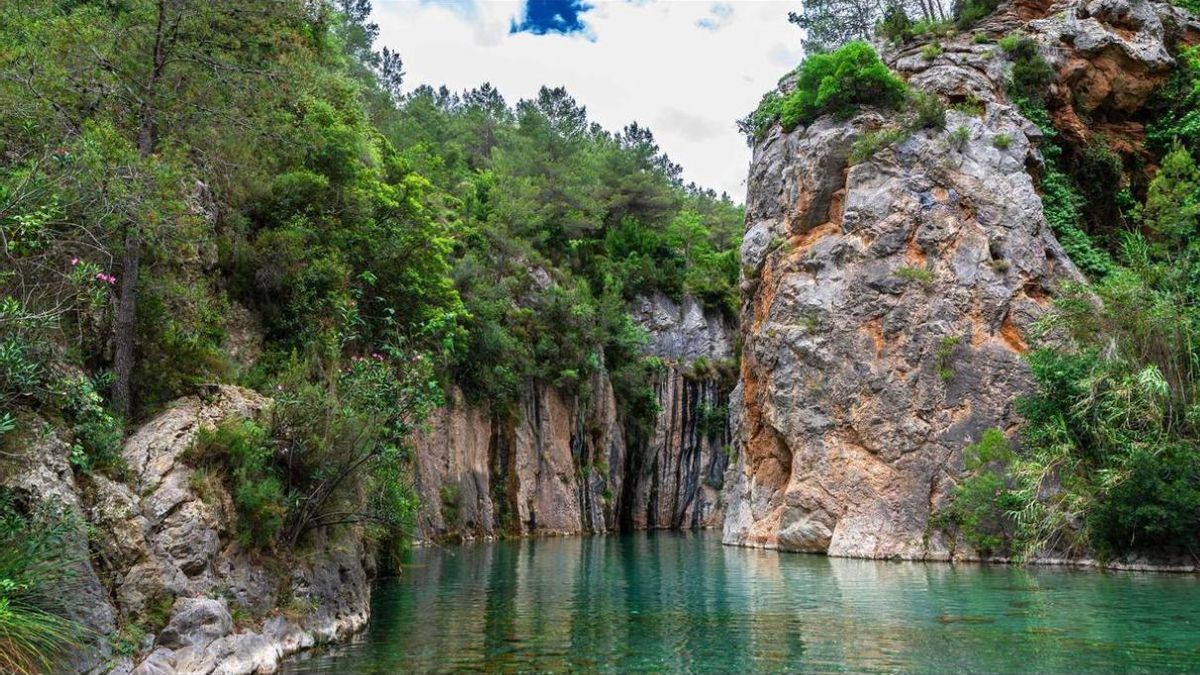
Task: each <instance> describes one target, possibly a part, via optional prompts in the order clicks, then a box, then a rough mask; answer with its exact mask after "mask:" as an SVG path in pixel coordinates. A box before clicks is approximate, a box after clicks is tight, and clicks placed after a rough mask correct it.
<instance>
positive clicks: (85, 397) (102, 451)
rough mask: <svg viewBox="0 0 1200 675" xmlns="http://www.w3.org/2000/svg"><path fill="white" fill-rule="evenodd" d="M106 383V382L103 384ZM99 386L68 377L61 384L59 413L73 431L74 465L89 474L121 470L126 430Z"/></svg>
mask: <svg viewBox="0 0 1200 675" xmlns="http://www.w3.org/2000/svg"><path fill="white" fill-rule="evenodd" d="M101 383H103V380H101ZM98 388H100V387H97V383H96V382H95V381H93V380H89V379H87V378H84V377H66V378H63V379H62V380H60V381H59V384H58V387H57V389H58V391H57V392H56V393H57V394H58V399H59V409H60V410H62V411H63V413H64V415H65V417H66V420H67V423H68V425H69V426H70V428H71V432H72V435H73V436H74V442H73V443H72V444H71V455H70V457H69V459H70V462H71V465H72V466H74V467H75V468H76V469H77V470H79V471H82V472H84V473H88V472H90V471H92V470H93V469H117V468H119V467H120V464H121V460H120V449H121V448H120V446H121V441H122V439H123V437H124V430H123V428H122V425H121V422H120V420H118V419H116V418H114V417H113V416H112V415H111V414H110V413H109V412H108V410H107V409H106V408H105V407H104V399H103V398H101V396H100V394H99V392H97V389H98Z"/></svg>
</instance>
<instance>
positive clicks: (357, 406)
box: [0, 0, 742, 663]
mask: <svg viewBox="0 0 1200 675" xmlns="http://www.w3.org/2000/svg"><path fill="white" fill-rule="evenodd" d="M369 10H370V6H369V3H367V2H364V1H362V0H340V1H339V2H336V3H327V2H313V3H303V2H282V3H281V2H275V1H273V0H261V1H260V0H250V1H249V2H245V1H243V0H239V1H237V2H232V1H224V0H222V1H218V2H206V3H175V2H170V1H168V0H133V1H131V2H122V3H61V2H52V1H49V0H46V1H35V2H28V3H19V4H18V5H14V4H12V3H9V4H7V5H5V6H4V7H3V8H2V9H0V110H3V111H4V113H5V114H4V115H3V116H0V256H2V257H3V259H4V264H3V265H0V444H2V445H3V448H4V451H5V452H6V453H8V454H12V453H17V454H19V451H20V449H21V448H22V447H25V446H26V440H27V438H28V434H29V433H31V430H30V428H29V426H28V425H27V421H28V420H29V419H32V418H33V416H34V415H36V416H41V417H42V418H45V419H49V420H52V421H54V422H55V423H57V424H58V426H59V427H60V428H61V430H62V431H63V432H64V433H65V434H66V435H67V436H68V438H69V439H70V441H71V443H70V447H71V456H70V458H69V459H70V462H71V465H72V466H73V467H74V469H75V470H76V471H77V472H78V473H79V474H80V475H87V474H89V473H92V472H104V473H107V474H110V475H112V476H114V477H117V478H120V477H121V476H122V473H123V471H124V469H123V466H122V462H121V460H120V452H119V449H120V445H121V442H122V435H123V431H124V429H126V428H128V426H129V425H131V424H134V423H136V422H138V421H139V420H141V419H143V418H145V417H146V416H148V415H150V414H152V413H154V412H156V411H157V410H159V409H161V408H162V406H164V405H166V404H167V403H168V402H170V401H171V400H172V399H175V398H177V397H179V396H182V395H187V394H191V393H195V392H197V391H198V390H202V389H203V387H204V386H206V385H210V384H212V383H219V382H235V383H240V384H243V385H246V386H251V387H253V388H256V389H258V390H260V391H262V392H264V393H267V394H269V395H270V396H271V397H272V398H273V399H274V400H275V405H274V407H273V409H272V411H271V413H270V414H269V415H268V416H267V418H266V419H263V420H260V421H259V422H258V423H245V424H242V425H238V426H235V427H229V428H225V427H222V428H220V429H217V430H215V431H213V432H211V433H209V434H206V435H204V436H203V437H202V439H201V441H200V443H199V444H198V446H197V448H196V449H195V452H193V453H191V455H190V456H189V458H188V461H189V462H191V463H192V464H193V465H194V466H195V467H196V468H197V472H196V473H197V475H198V478H197V479H196V480H197V482H198V484H200V483H203V481H205V480H220V481H224V482H225V483H226V484H227V485H228V486H229V487H230V492H231V494H232V495H233V496H234V499H235V502H236V508H237V511H238V513H239V515H240V516H241V526H240V528H239V532H238V534H239V538H240V539H241V540H242V543H243V544H244V545H245V546H254V547H261V548H267V549H269V548H272V547H279V546H296V545H302V543H303V540H304V535H305V534H306V533H307V532H309V531H311V530H313V529H316V528H326V527H332V526H341V525H346V524H353V523H360V524H367V525H369V527H370V529H371V531H372V532H374V533H375V534H376V535H377V537H379V538H380V539H384V540H390V539H393V538H395V537H397V536H403V532H404V531H405V530H406V529H407V528H408V523H409V522H410V520H411V518H412V515H413V512H414V509H415V497H414V495H413V493H412V490H411V477H410V475H409V466H408V463H409V457H408V453H407V450H406V443H407V440H408V436H409V435H410V432H411V431H412V429H413V428H414V426H415V425H417V424H419V423H420V420H421V419H422V417H423V416H424V413H425V411H427V410H428V409H429V408H430V406H432V405H435V404H437V403H439V402H440V401H441V396H442V392H443V390H444V389H445V387H448V386H451V385H458V386H461V387H462V388H463V389H464V391H465V392H466V394H467V395H468V397H469V398H471V399H473V400H478V401H485V402H487V403H489V404H490V405H491V406H492V409H493V411H494V412H495V413H496V414H498V415H503V414H506V413H507V412H509V411H511V410H512V409H513V408H514V407H515V405H516V403H517V402H518V401H519V398H520V396H521V394H522V391H523V387H524V386H525V385H526V383H527V382H528V381H530V380H534V379H536V380H542V381H546V382H550V383H552V384H553V385H554V386H556V387H558V388H559V389H560V390H562V391H563V392H564V393H567V394H572V395H576V396H578V397H580V398H581V399H582V400H584V401H586V399H587V397H588V395H589V392H590V381H591V378H592V376H593V375H594V374H597V373H608V374H610V375H611V376H612V380H613V382H614V385H615V386H616V388H617V397H618V401H619V405H621V406H622V409H623V410H625V411H626V413H627V415H628V416H629V417H630V418H631V421H632V422H636V418H637V417H639V416H646V415H653V414H654V409H653V407H654V406H653V391H652V389H650V388H649V386H650V382H649V379H648V377H647V375H648V374H649V372H650V371H651V370H652V369H653V368H654V367H655V364H654V363H653V362H647V361H645V360H644V359H643V358H642V356H641V354H640V349H639V348H640V345H641V343H642V341H643V339H644V338H643V336H642V335H641V334H640V333H639V331H638V330H637V329H636V328H635V326H634V325H633V323H632V321H631V319H630V316H629V313H628V311H627V309H626V303H627V301H628V300H630V299H631V298H633V297H635V296H638V295H642V294H648V293H652V292H656V291H658V292H663V293H665V294H667V295H669V296H674V297H680V296H682V295H683V294H685V293H687V294H692V295H694V296H696V297H698V298H700V299H701V300H702V302H703V303H704V304H705V305H707V306H708V307H709V308H711V309H714V310H718V311H725V312H727V313H733V312H734V311H735V308H736V277H737V273H738V264H737V258H736V256H737V248H738V238H739V236H740V229H741V220H742V214H741V209H740V208H739V207H737V206H736V205H735V204H733V202H732V201H731V200H730V199H729V197H728V196H726V195H720V196H718V195H716V194H715V193H713V192H711V191H707V190H703V189H700V188H698V187H696V186H694V185H687V186H685V185H683V184H682V182H681V180H680V169H679V167H678V166H677V165H675V164H673V163H672V162H671V161H670V160H669V159H668V158H667V157H666V155H664V154H663V153H662V151H661V150H660V149H659V148H658V146H657V145H656V143H655V142H654V137H653V135H652V134H651V133H650V131H649V130H647V129H646V128H644V127H642V126H639V125H637V124H631V125H629V126H627V127H626V128H625V129H623V130H621V131H620V132H616V133H613V132H609V131H606V130H604V129H602V128H601V127H600V126H599V125H597V124H595V123H593V122H591V121H589V119H588V117H587V111H586V109H585V108H584V107H582V106H580V105H578V104H577V103H576V102H575V101H574V100H573V99H572V98H571V97H570V95H569V94H568V93H567V92H566V91H564V90H562V89H542V90H541V91H540V92H539V94H538V95H537V96H536V97H535V98H533V99H530V100H522V101H519V102H517V103H516V105H515V106H510V105H509V104H508V103H506V102H505V100H504V99H503V98H502V97H501V95H500V93H499V92H497V91H496V90H495V89H494V88H492V87H491V86H490V85H487V84H484V85H482V86H480V87H479V88H477V89H473V90H470V91H466V92H463V93H461V94H456V93H452V92H449V91H447V90H445V89H441V90H433V89H430V88H428V87H423V88H419V89H417V90H415V91H412V92H404V91H402V89H401V86H402V83H403V69H402V64H401V62H400V59H399V58H398V57H397V55H396V54H395V53H394V52H391V51H389V50H387V49H384V50H380V51H377V50H375V49H374V47H373V41H374V38H375V35H376V33H377V29H376V27H375V26H374V25H372V24H371V23H369V21H368V14H369ZM258 331H261V332H262V333H263V335H264V336H265V340H263V345H262V347H263V349H262V353H261V354H257V353H255V351H256V350H255V349H254V347H255V345H256V343H257V339H256V334H257V332H258ZM246 345H250V347H251V348H250V349H249V351H247V350H246V349H245V347H246ZM31 413H32V414H31ZM15 503H16V502H14V504H15ZM21 504H24V502H21ZM25 506H28V507H29V508H32V506H31V505H28V504H26V505H25ZM14 508H15V507H14ZM22 508H24V507H22ZM28 515H29V514H28V513H26V514H25V516H23V517H26V516H28ZM21 531H22V532H23V531H25V530H21ZM13 532H17V530H13ZM14 536H16V535H14ZM15 592H16V591H13V590H12V588H10V586H9V585H5V586H0V602H3V603H9V604H6V605H5V607H6V610H5V612H3V613H0V632H3V631H4V630H9V629H14V628H13V627H14V626H17V624H16V623H13V621H14V619H12V617H13V616H16V615H14V614H13V612H12V611H10V609H9V608H10V607H15V606H16V605H15V604H12V603H15V602H17V598H18V595H14V593H15ZM50 627H51V626H49V625H48V624H47V628H48V629H49V628H50ZM46 636H47V638H46V639H52V638H51V637H49V636H50V633H49V632H47V633H46ZM30 644H33V643H30ZM47 645H49V646H53V643H52V642H49V643H47ZM40 649H42V648H41V647H37V646H36V645H34V646H33V647H22V646H21V645H20V644H18V643H17V642H15V641H13V640H8V641H2V640H0V654H3V658H7V659H10V661H12V662H13V663H16V662H17V661H15V660H21V662H29V663H34V662H35V661H28V659H35V660H36V659H37V658H39V657H38V654H39V653H41V652H40V651H38V650H40Z"/></svg>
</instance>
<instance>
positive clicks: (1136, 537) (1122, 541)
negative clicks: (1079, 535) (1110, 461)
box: [1088, 443, 1200, 553]
mask: <svg viewBox="0 0 1200 675" xmlns="http://www.w3.org/2000/svg"><path fill="white" fill-rule="evenodd" d="M1121 464H1122V466H1121V470H1122V472H1123V474H1124V475H1123V477H1122V479H1121V480H1119V481H1118V482H1116V483H1115V484H1113V485H1112V486H1111V487H1109V488H1108V489H1107V490H1105V491H1103V492H1102V493H1101V494H1100V495H1099V496H1098V498H1097V500H1096V509H1095V511H1094V512H1093V513H1092V514H1091V516H1090V518H1089V520H1088V526H1089V527H1090V529H1091V531H1092V532H1093V534H1094V538H1095V539H1096V542H1097V544H1098V545H1099V546H1100V547H1101V549H1102V550H1104V551H1105V552H1108V553H1117V552H1122V551H1128V550H1148V551H1154V550H1163V549H1166V550H1171V549H1178V550H1188V551H1194V550H1195V549H1196V547H1197V546H1200V457H1197V454H1196V448H1195V446H1193V445H1190V444H1185V443H1164V444H1163V445H1161V446H1159V447H1157V448H1148V447H1144V446H1142V447H1136V448H1133V449H1132V452H1130V453H1129V456H1128V457H1125V458H1123V459H1122V462H1121Z"/></svg>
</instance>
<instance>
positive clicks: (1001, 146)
mask: <svg viewBox="0 0 1200 675" xmlns="http://www.w3.org/2000/svg"><path fill="white" fill-rule="evenodd" d="M992 145H993V146H994V147H995V148H996V149H997V150H1007V149H1008V148H1009V146H1011V145H1012V136H1009V135H1008V134H996V135H995V136H993V137H992Z"/></svg>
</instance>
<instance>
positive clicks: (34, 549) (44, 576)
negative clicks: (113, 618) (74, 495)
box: [0, 490, 85, 675]
mask: <svg viewBox="0 0 1200 675" xmlns="http://www.w3.org/2000/svg"><path fill="white" fill-rule="evenodd" d="M76 531H77V530H76V527H75V524H74V521H73V520H72V519H71V518H70V517H68V515H67V514H66V513H65V512H64V511H63V510H62V509H61V508H60V507H57V506H55V505H53V504H50V503H48V502H36V501H32V498H30V499H19V498H18V496H17V495H16V494H14V493H12V492H10V491H8V490H0V672H5V673H14V674H16V675H27V674H31V673H41V672H48V671H54V670H57V667H58V665H59V663H58V662H59V660H60V658H61V657H62V655H63V654H64V653H65V652H66V650H67V649H68V648H69V647H71V646H72V645H75V644H78V643H79V641H80V639H81V638H82V637H83V635H84V632H85V631H84V629H83V627H82V626H80V625H79V624H78V623H76V622H75V621H73V620H71V619H70V618H69V614H68V612H69V608H70V606H71V602H72V587H73V586H74V583H73V582H74V564H75V563H76V562H78V561H77V559H76V558H77V556H75V555H73V554H72V553H71V548H70V546H69V541H70V537H72V535H74V534H75V533H76Z"/></svg>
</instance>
